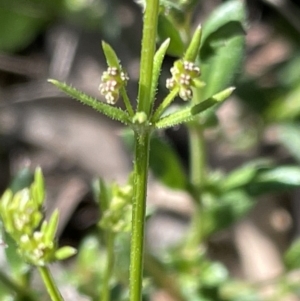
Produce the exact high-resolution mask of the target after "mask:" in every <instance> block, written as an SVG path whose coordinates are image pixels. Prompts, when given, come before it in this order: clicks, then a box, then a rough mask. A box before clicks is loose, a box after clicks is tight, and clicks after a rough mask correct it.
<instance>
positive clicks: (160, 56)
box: [150, 38, 170, 102]
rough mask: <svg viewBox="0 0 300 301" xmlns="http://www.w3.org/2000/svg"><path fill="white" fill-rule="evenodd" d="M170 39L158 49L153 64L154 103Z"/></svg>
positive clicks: (151, 98)
mask: <svg viewBox="0 0 300 301" xmlns="http://www.w3.org/2000/svg"><path fill="white" fill-rule="evenodd" d="M169 44H170V39H169V38H168V39H166V40H165V41H164V42H163V43H162V44H161V45H160V47H159V48H158V50H157V51H156V53H155V56H154V63H153V75H152V86H151V97H150V100H151V101H152V102H154V98H155V93H156V89H157V84H158V79H159V75H160V71H161V66H162V63H163V60H164V57H165V55H166V51H167V49H168V47H169Z"/></svg>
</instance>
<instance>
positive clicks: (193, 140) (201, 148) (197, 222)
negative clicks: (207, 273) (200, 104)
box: [187, 123, 206, 248]
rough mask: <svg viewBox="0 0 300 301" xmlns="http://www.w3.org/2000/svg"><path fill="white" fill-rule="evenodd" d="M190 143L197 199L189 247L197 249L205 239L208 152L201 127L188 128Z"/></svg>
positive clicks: (193, 187) (191, 173) (193, 125)
mask: <svg viewBox="0 0 300 301" xmlns="http://www.w3.org/2000/svg"><path fill="white" fill-rule="evenodd" d="M188 134H189V143H190V183H191V186H192V194H193V197H194V199H195V206H196V208H195V211H194V214H193V216H192V221H191V231H190V235H189V237H188V240H187V245H188V246H189V247H192V248H196V247H197V246H198V245H199V244H200V243H201V241H202V238H203V224H202V221H203V219H202V214H203V208H202V195H201V194H202V186H203V185H204V183H205V181H206V150H205V140H204V133H203V129H202V128H201V125H199V124H197V123H192V124H190V125H189V126H188Z"/></svg>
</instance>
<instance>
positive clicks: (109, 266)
mask: <svg viewBox="0 0 300 301" xmlns="http://www.w3.org/2000/svg"><path fill="white" fill-rule="evenodd" d="M114 244H115V234H114V233H113V232H112V231H109V230H108V231H107V234H106V251H107V258H106V267H105V271H104V276H103V284H102V285H103V289H102V293H101V296H100V301H110V285H109V284H110V280H111V276H112V271H113V265H114Z"/></svg>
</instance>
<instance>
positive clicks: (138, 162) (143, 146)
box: [130, 1, 151, 301]
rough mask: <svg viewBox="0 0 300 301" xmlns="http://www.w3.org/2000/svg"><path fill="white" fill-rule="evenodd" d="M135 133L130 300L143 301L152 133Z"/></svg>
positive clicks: (146, 131)
mask: <svg viewBox="0 0 300 301" xmlns="http://www.w3.org/2000/svg"><path fill="white" fill-rule="evenodd" d="M150 2H151V1H149V2H148V3H150ZM144 130H145V131H141V132H139V133H137V132H136V133H135V158H134V187H133V213H132V233H131V251H130V301H141V298H142V281H143V260H144V228H145V214H146V195H147V178H148V164H149V148H150V133H149V130H147V129H144Z"/></svg>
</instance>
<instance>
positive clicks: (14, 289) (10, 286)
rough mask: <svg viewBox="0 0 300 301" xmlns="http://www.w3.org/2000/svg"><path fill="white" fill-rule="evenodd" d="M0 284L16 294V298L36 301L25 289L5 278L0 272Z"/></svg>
mask: <svg viewBox="0 0 300 301" xmlns="http://www.w3.org/2000/svg"><path fill="white" fill-rule="evenodd" d="M0 282H1V283H2V284H3V285H4V286H5V287H6V288H7V289H8V290H9V291H10V292H12V293H13V294H16V295H17V296H18V298H20V299H22V298H23V299H24V300H27V301H36V299H35V298H34V296H33V295H31V294H30V292H28V291H27V290H26V288H24V287H22V286H20V285H18V284H17V283H16V282H15V281H13V280H12V279H10V278H9V277H7V276H6V275H5V274H4V273H2V272H1V271H0Z"/></svg>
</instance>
